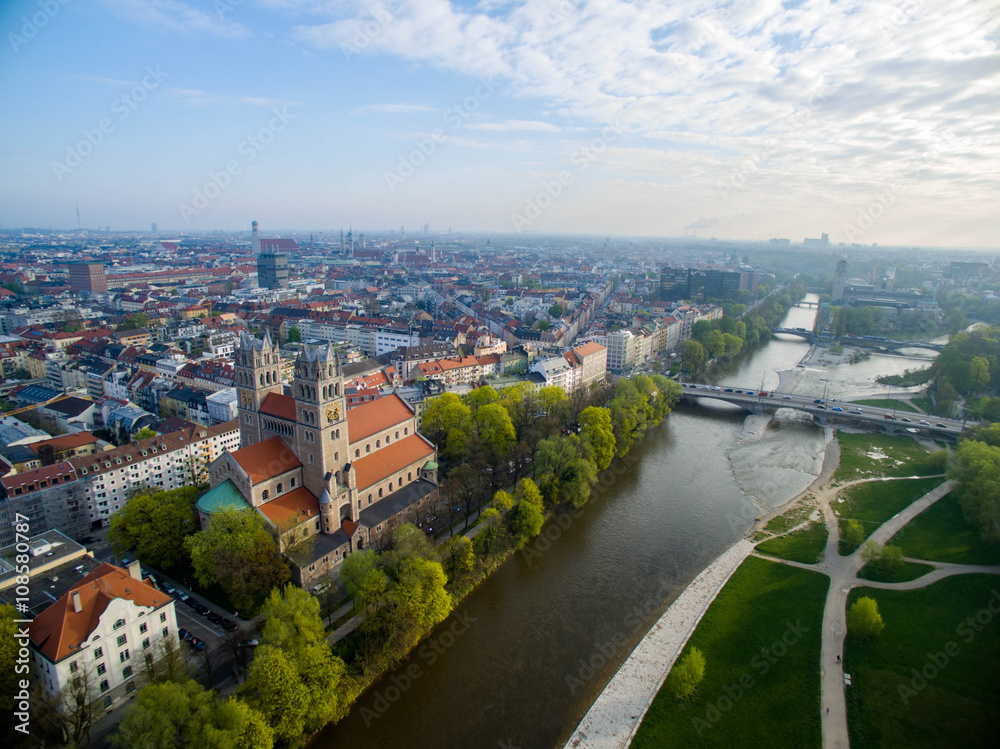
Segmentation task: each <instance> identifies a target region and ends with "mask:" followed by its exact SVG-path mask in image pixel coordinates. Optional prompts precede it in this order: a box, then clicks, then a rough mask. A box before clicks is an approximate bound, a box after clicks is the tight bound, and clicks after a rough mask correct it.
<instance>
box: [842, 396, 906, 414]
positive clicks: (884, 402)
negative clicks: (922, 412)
mask: <svg viewBox="0 0 1000 749" xmlns="http://www.w3.org/2000/svg"><path fill="white" fill-rule="evenodd" d="M851 403H853V404H855V405H858V406H874V407H875V408H895V409H896V410H897V411H909V412H910V413H916V412H917V409H915V408H914V407H913V406H911V405H910V402H909V401H904V400H898V399H896V398H889V399H886V398H866V399H865V400H860V401H851Z"/></svg>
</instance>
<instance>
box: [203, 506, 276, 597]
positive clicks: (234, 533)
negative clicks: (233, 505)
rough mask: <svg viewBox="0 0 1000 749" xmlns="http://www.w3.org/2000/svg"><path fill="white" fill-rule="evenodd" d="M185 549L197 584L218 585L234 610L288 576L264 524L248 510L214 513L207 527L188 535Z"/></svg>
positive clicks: (227, 510)
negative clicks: (189, 556) (189, 557)
mask: <svg viewBox="0 0 1000 749" xmlns="http://www.w3.org/2000/svg"><path fill="white" fill-rule="evenodd" d="M185 546H186V547H187V549H188V552H189V553H190V555H191V565H192V567H193V568H194V574H195V577H196V578H197V579H198V582H199V583H201V584H202V585H211V584H212V583H215V582H218V583H219V584H220V585H221V586H222V589H223V591H224V592H225V593H226V595H227V596H228V597H229V600H230V602H231V603H232V604H233V605H234V606H235V607H237V608H246V607H248V606H250V605H251V604H252V603H253V599H254V597H255V596H258V595H262V594H264V593H267V592H268V591H270V590H271V588H274V587H275V586H278V585H283V584H284V583H286V582H287V581H288V579H289V577H290V576H291V575H290V573H289V570H288V565H287V564H285V561H284V559H282V557H281V554H280V553H279V552H278V547H277V545H276V544H275V541H274V538H273V537H272V536H271V534H270V533H269V532H268V530H267V528H266V527H265V525H264V521H263V520H262V519H261V518H260V517H259V516H258V515H257V514H256V513H254V512H250V511H248V510H234V509H226V510H222V511H220V512H216V513H214V514H213V515H212V519H211V521H210V522H209V524H208V528H207V529H206V530H203V531H199V532H198V533H195V534H194V535H193V536H188V538H187V539H186V540H185Z"/></svg>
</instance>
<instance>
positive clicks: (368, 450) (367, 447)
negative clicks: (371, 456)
mask: <svg viewBox="0 0 1000 749" xmlns="http://www.w3.org/2000/svg"><path fill="white" fill-rule="evenodd" d="M371 451H372V446H371V445H365V453H366V454H367V453H370V452H371Z"/></svg>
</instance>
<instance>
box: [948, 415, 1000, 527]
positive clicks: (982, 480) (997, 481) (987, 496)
mask: <svg viewBox="0 0 1000 749" xmlns="http://www.w3.org/2000/svg"><path fill="white" fill-rule="evenodd" d="M987 434H990V432H989V431H987ZM950 474H951V477H952V478H954V479H955V480H956V481H957V482H958V484H957V486H956V487H955V490H954V493H955V496H956V497H957V498H958V501H959V503H960V504H961V505H962V510H963V511H964V512H965V516H966V517H967V518H968V519H969V520H970V521H972V522H973V523H975V524H976V526H977V527H978V528H979V531H980V533H981V534H982V536H983V537H984V538H993V539H997V538H1000V447H994V446H993V445H991V444H989V443H987V442H980V441H979V440H962V441H961V442H959V443H958V447H956V448H955V457H954V460H953V462H952V465H951V470H950Z"/></svg>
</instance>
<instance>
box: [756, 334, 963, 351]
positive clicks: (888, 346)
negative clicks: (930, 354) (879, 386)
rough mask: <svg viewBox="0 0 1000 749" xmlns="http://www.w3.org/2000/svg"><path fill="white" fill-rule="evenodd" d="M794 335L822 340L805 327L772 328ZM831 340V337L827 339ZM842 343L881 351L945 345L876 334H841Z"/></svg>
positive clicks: (933, 348) (928, 348) (816, 340)
mask: <svg viewBox="0 0 1000 749" xmlns="http://www.w3.org/2000/svg"><path fill="white" fill-rule="evenodd" d="M779 334H780V335H794V336H798V337H799V338H804V339H805V340H806V341H808V342H809V343H817V342H822V341H823V339H821V338H820V337H819V336H817V335H816V334H815V333H813V332H812V331H811V330H806V329H805V328H772V329H771V335H779ZM827 340H829V339H827ZM840 343H841V345H844V346H854V347H855V348H872V349H879V350H880V351H898V350H899V349H901V348H922V349H926V350H928V351H940V350H941V349H943V348H944V347H945V344H943V343H931V342H930V341H892V340H889V339H888V338H879V337H876V336H849V335H845V336H841V338H840Z"/></svg>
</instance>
